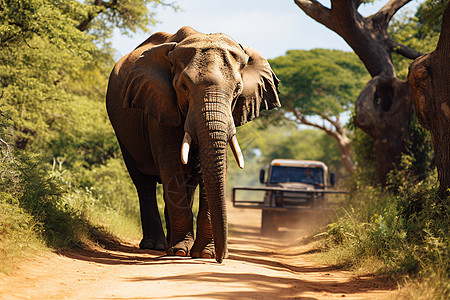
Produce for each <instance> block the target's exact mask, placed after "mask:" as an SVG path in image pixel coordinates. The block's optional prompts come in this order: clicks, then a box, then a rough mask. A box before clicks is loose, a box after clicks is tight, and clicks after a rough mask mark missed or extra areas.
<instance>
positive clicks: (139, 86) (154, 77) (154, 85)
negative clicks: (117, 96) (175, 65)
mask: <svg viewBox="0 0 450 300" xmlns="http://www.w3.org/2000/svg"><path fill="white" fill-rule="evenodd" d="M175 45H176V43H164V44H161V45H158V46H154V47H152V48H150V49H149V50H147V51H145V52H143V53H142V55H141V56H140V57H139V58H138V59H137V60H136V61H135V62H134V64H133V66H132V68H131V70H130V72H129V73H128V76H127V79H126V80H125V84H124V85H123V89H122V95H123V99H124V103H123V105H124V107H130V108H140V109H143V110H144V111H145V113H146V114H148V115H150V116H152V117H153V118H155V119H157V120H158V122H160V123H162V124H166V125H169V126H178V125H180V123H181V115H180V111H179V109H178V104H177V97H176V92H175V90H174V89H173V87H172V75H171V69H170V64H169V60H168V53H169V52H170V51H171V50H173V48H174V47H175Z"/></svg>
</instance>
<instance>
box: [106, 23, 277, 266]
mask: <svg viewBox="0 0 450 300" xmlns="http://www.w3.org/2000/svg"><path fill="white" fill-rule="evenodd" d="M277 85H278V79H277V78H276V76H275V74H274V73H273V72H272V70H271V68H270V66H269V64H268V62H267V60H265V59H264V58H263V57H262V56H261V55H260V54H259V53H257V52H256V51H255V50H253V49H252V48H250V47H247V46H244V45H241V44H238V43H236V42H235V41H233V40H232V39H231V38H229V37H228V36H226V35H224V34H202V33H199V32H197V31H195V30H193V29H192V28H190V27H183V28H181V29H180V30H179V31H178V32H177V33H175V34H174V35H170V34H167V33H163V32H159V33H155V34H153V35H152V36H150V38H149V39H147V40H146V41H145V42H144V43H142V44H141V45H140V46H138V47H137V48H136V49H135V50H134V51H132V52H131V53H130V54H128V55H126V56H124V57H123V58H122V59H120V60H119V61H118V62H117V64H116V66H115V67H114V69H113V71H112V73H111V76H110V80H109V85H108V92H107V99H106V104H107V110H108V115H109V117H110V120H111V123H112V125H113V127H114V130H115V132H116V135H117V138H118V140H119V143H120V146H121V149H122V153H123V157H124V160H125V163H126V165H127V168H128V171H129V173H130V176H131V178H132V179H133V182H134V184H135V186H136V188H137V191H138V195H139V203H140V209H141V221H142V228H143V235H144V236H143V239H142V241H141V243H140V247H141V248H148V249H156V250H164V249H167V253H168V254H169V255H180V256H187V255H190V256H192V257H208V258H213V257H215V259H216V260H217V261H218V262H221V261H222V260H223V259H224V258H225V257H226V255H227V219H226V207H225V180H226V172H227V149H228V145H229V143H230V141H232V140H233V137H234V136H235V134H236V129H235V126H240V125H242V124H245V123H246V122H248V121H250V120H252V119H253V118H255V117H257V116H258V115H259V112H260V111H261V110H263V109H272V108H274V107H279V106H280V103H279V100H278V95H277ZM186 133H187V134H186ZM185 136H186V137H187V139H188V141H190V140H192V141H191V142H190V143H187V142H186V143H183V141H186V140H184V139H183V138H184V137H185ZM182 144H183V145H184V146H183V147H182ZM186 145H190V147H187V148H189V149H188V150H186V149H187V148H186ZM231 145H234V144H233V143H231ZM182 148H183V150H181V149H182ZM235 148H236V147H234V148H233V146H232V149H235ZM236 151H238V152H239V149H237V150H236ZM180 152H181V153H180ZM182 153H184V154H182ZM236 155H239V154H236ZM180 156H181V157H180ZM239 164H240V166H241V167H243V161H242V158H241V161H239ZM157 182H160V183H162V185H163V190H164V200H165V203H166V220H167V225H168V230H167V242H166V238H165V236H164V233H163V229H162V225H161V220H160V217H159V214H158V209H157V206H156V195H155V189H156V183H157ZM198 185H200V207H199V214H198V226H197V232H196V235H195V239H194V231H193V224H192V223H193V222H192V220H193V216H192V209H191V206H192V201H193V194H194V191H195V189H196V187H197V186H198Z"/></svg>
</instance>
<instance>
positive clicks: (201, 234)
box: [191, 183, 215, 258]
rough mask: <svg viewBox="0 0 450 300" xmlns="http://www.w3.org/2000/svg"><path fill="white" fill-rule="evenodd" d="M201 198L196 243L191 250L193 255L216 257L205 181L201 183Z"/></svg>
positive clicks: (196, 256) (195, 256)
mask: <svg viewBox="0 0 450 300" xmlns="http://www.w3.org/2000/svg"><path fill="white" fill-rule="evenodd" d="M199 194H200V199H199V209H198V216H197V234H196V237H195V243H194V246H193V247H192V250H191V257H194V258H198V257H202V258H214V256H215V255H214V241H213V232H212V227H211V216H210V214H209V209H208V202H207V200H206V195H205V189H204V187H203V183H200V193H199Z"/></svg>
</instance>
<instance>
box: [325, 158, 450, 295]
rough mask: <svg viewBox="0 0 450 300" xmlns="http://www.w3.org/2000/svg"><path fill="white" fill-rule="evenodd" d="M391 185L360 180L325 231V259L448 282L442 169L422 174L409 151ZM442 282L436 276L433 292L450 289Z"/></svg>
mask: <svg viewBox="0 0 450 300" xmlns="http://www.w3.org/2000/svg"><path fill="white" fill-rule="evenodd" d="M389 184H390V185H391V186H393V188H391V191H389V190H388V189H382V188H379V187H374V188H372V187H370V186H367V183H365V182H361V181H358V180H356V183H355V184H354V188H353V189H352V192H351V194H350V198H349V200H348V202H347V203H343V207H342V209H340V210H338V212H337V213H338V217H337V220H336V221H335V222H334V223H332V224H330V225H328V226H327V231H326V232H325V233H324V235H325V236H326V243H327V245H328V247H329V248H328V249H329V250H328V252H327V253H325V254H324V259H325V260H326V261H328V262H332V263H335V264H339V265H344V266H349V267H352V268H355V269H359V272H360V273H383V274H391V275H392V274H397V275H408V274H411V275H412V276H414V277H416V278H418V280H419V281H424V280H425V281H427V282H430V280H431V279H432V278H436V277H437V278H440V280H442V281H443V282H448V280H449V275H450V274H449V270H450V268H449V254H450V253H449V246H450V245H449V232H450V228H449V222H448V220H449V217H450V216H449V200H450V199H445V200H440V199H438V198H437V197H436V192H437V184H438V181H437V174H436V171H435V170H432V171H429V173H428V176H426V177H425V178H424V179H418V177H417V176H416V174H415V173H414V165H413V163H412V159H411V156H408V155H404V156H403V158H402V163H401V168H400V169H399V170H397V171H393V172H391V174H390V176H389ZM392 191H395V193H393V192H392ZM374 266H377V267H376V268H374ZM442 281H441V282H439V281H435V280H433V281H432V282H434V283H433V286H431V287H430V286H429V285H428V286H427V289H428V291H427V293H430V289H431V290H432V291H433V292H432V293H436V294H437V295H439V294H440V295H443V293H444V294H445V293H447V294H448V293H449V286H448V285H446V284H442Z"/></svg>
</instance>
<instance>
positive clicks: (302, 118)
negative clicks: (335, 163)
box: [289, 108, 338, 139]
mask: <svg viewBox="0 0 450 300" xmlns="http://www.w3.org/2000/svg"><path fill="white" fill-rule="evenodd" d="M289 111H290V112H292V113H293V114H294V116H295V117H296V118H297V120H298V122H299V123H300V124H303V125H308V126H312V127H315V128H317V129H320V130H323V131H325V132H326V133H327V134H329V135H331V136H332V137H333V138H335V139H337V138H338V137H337V134H336V132H334V131H333V130H330V129H328V128H327V127H326V126H321V125H319V124H316V123H312V122H310V121H308V120H307V119H306V118H305V116H304V115H303V113H302V112H301V111H299V110H297V109H295V108H294V109H292V110H289ZM325 120H326V121H328V120H327V119H325Z"/></svg>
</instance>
